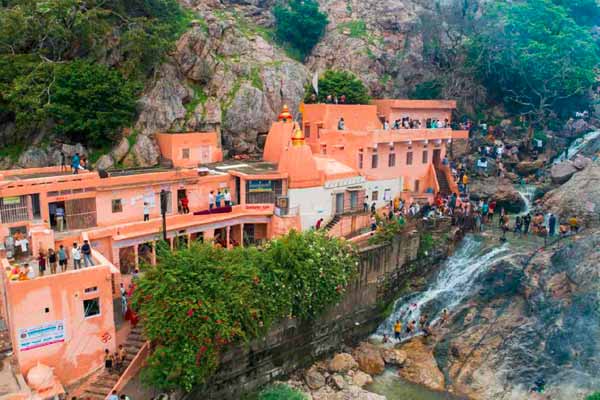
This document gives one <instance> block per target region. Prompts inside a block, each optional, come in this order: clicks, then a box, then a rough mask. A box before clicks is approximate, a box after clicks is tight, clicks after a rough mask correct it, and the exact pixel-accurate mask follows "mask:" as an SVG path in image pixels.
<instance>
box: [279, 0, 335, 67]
mask: <svg viewBox="0 0 600 400" xmlns="http://www.w3.org/2000/svg"><path fill="white" fill-rule="evenodd" d="M273 15H274V16H275V35H276V37H277V39H278V40H279V42H281V43H283V44H289V45H291V46H292V47H293V48H295V49H296V50H298V52H299V53H300V56H301V58H305V57H306V56H307V55H308V54H310V52H311V50H312V49H313V47H315V45H316V44H317V43H318V42H319V40H320V39H321V37H322V36H323V34H324V33H325V27H326V26H327V24H328V23H329V20H328V19H327V15H326V14H325V13H323V12H321V11H320V10H319V3H318V2H317V1H316V0H285V1H282V2H280V3H279V4H277V5H276V6H275V8H274V9H273Z"/></svg>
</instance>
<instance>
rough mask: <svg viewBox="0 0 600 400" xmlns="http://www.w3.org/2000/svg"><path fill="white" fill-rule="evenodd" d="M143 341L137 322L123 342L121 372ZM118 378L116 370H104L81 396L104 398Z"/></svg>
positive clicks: (140, 327)
mask: <svg viewBox="0 0 600 400" xmlns="http://www.w3.org/2000/svg"><path fill="white" fill-rule="evenodd" d="M145 342H146V340H145V339H144V338H143V336H142V326H141V325H140V324H138V325H137V326H136V327H135V328H133V329H132V330H131V332H130V333H129V336H127V340H126V341H125V343H124V344H123V346H124V347H125V350H126V351H127V355H126V356H125V362H124V364H123V365H122V366H121V372H123V371H125V369H126V368H127V367H128V366H129V363H131V360H133V358H134V357H135V356H136V354H137V353H138V352H139V351H140V349H141V348H142V346H143V345H144V343H145ZM118 380H119V373H118V372H116V371H113V372H109V371H107V370H104V371H102V373H101V374H100V375H98V377H97V378H96V380H95V381H93V382H92V383H90V385H89V387H88V388H87V389H86V391H85V392H84V394H83V396H81V398H83V399H90V400H105V399H106V397H107V396H108V395H109V394H110V392H111V391H112V389H113V387H114V386H115V384H116V383H117V381H118Z"/></svg>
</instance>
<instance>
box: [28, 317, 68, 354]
mask: <svg viewBox="0 0 600 400" xmlns="http://www.w3.org/2000/svg"><path fill="white" fill-rule="evenodd" d="M64 341H65V323H64V321H54V322H47V323H45V324H41V325H36V326H31V327H29V328H21V329H19V350H21V351H27V350H33V349H37V348H39V347H44V346H49V345H51V344H54V343H62V342H64Z"/></svg>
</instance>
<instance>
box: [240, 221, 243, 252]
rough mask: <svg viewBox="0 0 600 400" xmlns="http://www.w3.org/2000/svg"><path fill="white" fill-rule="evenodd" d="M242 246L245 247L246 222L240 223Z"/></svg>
mask: <svg viewBox="0 0 600 400" xmlns="http://www.w3.org/2000/svg"><path fill="white" fill-rule="evenodd" d="M240 247H244V224H243V223H241V224H240Z"/></svg>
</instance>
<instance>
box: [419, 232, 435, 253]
mask: <svg viewBox="0 0 600 400" xmlns="http://www.w3.org/2000/svg"><path fill="white" fill-rule="evenodd" d="M434 244H435V243H434V240H433V236H432V235H431V233H423V234H422V235H421V241H420V243H419V250H418V251H417V254H418V255H419V257H424V256H426V255H428V253H429V252H430V251H431V249H433V246H434Z"/></svg>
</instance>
